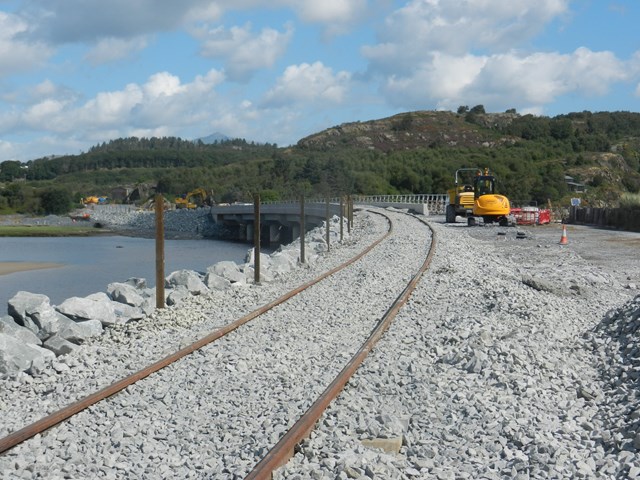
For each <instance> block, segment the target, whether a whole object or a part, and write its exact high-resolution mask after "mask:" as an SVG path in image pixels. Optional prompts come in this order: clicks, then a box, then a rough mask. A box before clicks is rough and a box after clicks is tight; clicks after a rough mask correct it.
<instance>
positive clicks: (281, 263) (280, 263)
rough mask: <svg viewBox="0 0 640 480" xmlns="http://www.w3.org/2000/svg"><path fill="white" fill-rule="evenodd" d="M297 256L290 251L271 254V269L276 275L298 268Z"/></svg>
mask: <svg viewBox="0 0 640 480" xmlns="http://www.w3.org/2000/svg"><path fill="white" fill-rule="evenodd" d="M297 258H298V257H297V256H296V257H292V256H291V254H290V253H289V252H277V253H274V254H273V255H271V266H270V268H269V271H270V272H271V273H272V274H275V275H284V274H286V273H289V272H290V271H291V270H293V269H294V268H296V264H297Z"/></svg>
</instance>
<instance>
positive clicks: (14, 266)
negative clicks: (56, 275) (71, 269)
mask: <svg viewBox="0 0 640 480" xmlns="http://www.w3.org/2000/svg"><path fill="white" fill-rule="evenodd" d="M57 267H62V264H61V263H53V262H0V275H8V274H9V273H16V272H24V271H26V270H41V269H43V268H57Z"/></svg>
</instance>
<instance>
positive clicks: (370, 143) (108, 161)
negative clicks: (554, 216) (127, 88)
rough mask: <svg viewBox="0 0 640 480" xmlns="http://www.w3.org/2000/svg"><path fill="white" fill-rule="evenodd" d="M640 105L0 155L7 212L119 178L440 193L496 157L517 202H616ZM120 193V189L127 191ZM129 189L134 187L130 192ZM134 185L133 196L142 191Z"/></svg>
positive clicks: (473, 114)
mask: <svg viewBox="0 0 640 480" xmlns="http://www.w3.org/2000/svg"><path fill="white" fill-rule="evenodd" d="M638 132H640V114H637V113H631V112H597V113H591V112H580V113H571V114H567V115H560V116H556V117H536V116H532V115H519V114H517V113H516V112H514V111H510V112H506V113H486V112H485V111H484V108H483V107H482V106H480V105H479V106H476V107H473V108H471V109H469V108H467V107H461V108H460V109H459V110H458V112H457V113H454V112H445V111H437V112H436V111H416V112H408V113H403V114H399V115H395V116H392V117H389V118H383V119H378V120H370V121H363V122H353V123H346V124H342V125H338V126H334V127H332V128H329V129H326V130H324V131H321V132H318V133H316V134H314V135H310V136H308V137H306V138H303V139H301V140H300V141H299V142H298V143H297V144H296V145H295V146H292V147H287V148H279V147H277V146H276V145H271V144H267V145H263V144H255V143H249V142H246V141H245V140H242V139H236V140H229V141H222V142H218V143H215V144H211V145H208V144H205V143H203V142H201V141H200V142H192V141H188V140H183V139H180V138H175V137H167V138H151V139H146V138H135V137H134V138H125V139H117V140H113V141H110V142H108V143H103V144H101V145H96V146H94V147H92V148H91V149H90V150H89V151H88V152H86V153H83V154H80V155H71V156H63V157H57V158H42V159H37V160H32V161H30V162H27V163H26V165H22V164H20V163H19V162H12V161H5V162H2V163H0V182H2V183H1V184H0V212H5V213H10V212H15V211H18V212H20V211H22V212H43V211H45V210H46V205H44V206H43V204H42V195H43V193H44V192H49V196H51V191H57V192H67V193H68V195H69V196H70V198H73V199H74V200H75V201H78V200H79V198H80V197H85V196H88V195H98V196H107V197H112V195H111V193H112V192H114V191H115V190H116V189H118V188H119V189H120V191H122V190H126V191H133V190H134V189H135V187H144V188H138V191H139V192H145V193H144V194H143V195H142V196H143V197H144V195H149V193H150V192H153V189H154V188H156V187H158V188H159V190H161V191H162V192H164V193H165V194H167V196H168V197H169V198H172V197H174V196H177V195H180V194H184V193H186V192H189V191H191V190H194V189H195V188H203V189H205V190H206V191H208V192H212V194H213V199H214V200H215V201H216V202H233V201H248V200H250V198H251V195H252V193H253V192H257V191H260V192H262V195H263V198H266V199H273V200H277V199H284V198H291V197H293V196H294V195H296V194H298V193H301V192H305V193H307V194H308V195H325V194H330V195H337V194H345V193H361V194H396V193H444V192H445V191H446V189H447V188H449V187H450V185H451V183H452V178H453V173H454V172H455V170H456V169H457V168H462V167H481V168H484V167H488V168H490V169H491V170H492V171H494V173H495V174H496V176H497V178H498V180H499V188H500V190H501V192H502V193H504V194H506V195H507V196H508V197H509V198H510V199H511V200H512V202H513V203H516V204H521V205H525V204H529V203H530V202H537V203H539V204H544V203H546V202H547V201H552V202H554V203H556V204H558V203H559V204H567V205H568V202H569V199H570V198H571V197H572V196H576V195H577V194H576V193H575V192H572V191H571V185H570V184H568V183H567V177H571V181H572V185H575V184H584V186H585V187H586V192H585V193H582V194H580V196H581V197H582V198H583V201H584V202H585V203H587V204H589V205H593V206H616V205H617V204H618V202H619V200H620V198H621V196H622V195H623V194H626V195H627V196H626V198H628V194H638V192H639V191H640V137H638ZM123 198H124V197H123ZM131 198H132V197H129V199H130V200H131ZM144 200H145V198H140V195H138V197H137V200H136V201H140V202H142V201H144Z"/></svg>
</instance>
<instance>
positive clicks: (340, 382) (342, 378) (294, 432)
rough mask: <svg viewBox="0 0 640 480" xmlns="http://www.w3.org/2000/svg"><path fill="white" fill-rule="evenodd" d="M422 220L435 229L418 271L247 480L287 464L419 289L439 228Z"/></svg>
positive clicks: (261, 478)
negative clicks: (315, 398) (340, 368)
mask: <svg viewBox="0 0 640 480" xmlns="http://www.w3.org/2000/svg"><path fill="white" fill-rule="evenodd" d="M414 218H416V219H417V220H419V221H421V222H422V223H424V224H425V225H427V227H429V229H430V230H431V245H430V247H429V252H428V254H427V257H426V259H425V261H424V263H423V264H422V266H421V267H420V269H419V270H418V272H417V273H416V274H415V275H414V276H413V278H412V279H411V280H410V281H409V283H408V284H407V286H406V287H405V289H404V290H403V291H402V293H400V295H399V296H398V297H397V298H396V300H395V301H394V302H393V304H392V305H391V307H389V309H388V310H387V311H386V313H385V314H384V315H383V316H382V318H381V319H380V320H379V322H378V323H377V325H376V326H375V328H374V329H373V331H372V332H371V334H370V336H369V338H368V339H367V340H366V342H365V343H364V344H363V345H362V347H361V348H360V350H358V352H356V354H355V355H354V356H353V357H351V359H350V360H349V362H348V363H347V365H346V366H345V367H344V368H343V369H342V371H341V372H340V373H339V374H338V376H337V377H336V378H335V379H334V380H333V382H331V383H330V384H329V386H328V387H327V388H326V389H325V391H324V392H323V393H322V394H321V395H320V397H318V399H317V400H316V401H315V402H314V403H313V405H311V407H309V409H308V410H307V411H306V412H305V413H304V414H303V415H302V416H301V417H300V418H299V419H298V421H297V422H296V423H295V424H294V425H293V426H292V427H291V428H290V429H289V430H288V431H287V433H285V434H284V436H283V437H282V438H281V439H280V441H279V442H278V443H276V445H275V446H274V447H273V448H272V449H271V450H270V451H269V452H268V453H267V455H265V456H264V457H263V458H262V460H261V461H260V462H258V463H257V464H256V465H255V467H254V468H253V470H252V471H251V472H250V473H249V475H247V476H246V477H245V480H267V479H270V478H272V474H273V471H274V470H276V469H277V468H278V467H280V466H282V465H284V464H285V463H286V462H288V461H289V459H290V458H291V457H292V456H293V454H294V449H295V447H296V445H298V443H300V442H301V441H302V440H303V439H304V438H306V437H307V436H308V435H309V434H310V433H311V431H312V430H313V428H314V426H315V424H316V422H318V420H320V417H321V416H322V414H323V413H324V411H325V410H326V409H327V407H328V406H329V404H330V403H331V402H332V401H333V400H334V399H335V398H336V397H337V396H338V395H339V394H340V392H341V391H342V389H343V388H344V386H345V385H346V384H347V382H348V381H349V379H350V378H351V377H352V376H353V374H354V373H355V372H356V370H357V369H358V367H359V366H360V365H361V364H362V362H363V361H364V359H365V358H366V357H367V355H368V354H369V352H370V351H371V350H372V349H373V347H374V346H375V344H376V343H377V342H378V340H380V338H381V337H382V335H383V334H384V332H385V331H386V330H387V328H389V325H391V322H392V321H393V319H394V318H395V317H396V315H397V313H398V311H399V310H400V309H401V308H402V307H403V306H404V305H405V304H406V303H407V300H408V299H409V297H410V296H411V294H412V293H413V291H414V290H415V288H416V286H417V285H418V282H419V281H420V278H421V277H422V275H423V273H424V272H425V271H426V270H427V269H428V268H429V265H430V264H431V260H432V258H433V255H434V254H435V245H436V232H435V230H434V229H433V227H432V226H431V225H429V223H427V222H426V221H424V220H422V219H420V218H417V217H414Z"/></svg>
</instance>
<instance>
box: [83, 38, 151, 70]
mask: <svg viewBox="0 0 640 480" xmlns="http://www.w3.org/2000/svg"><path fill="white" fill-rule="evenodd" d="M148 43H149V39H148V37H147V36H141V37H134V38H130V39H125V38H114V37H108V38H104V39H102V40H99V41H98V43H97V44H96V46H94V47H93V48H92V49H91V50H90V51H89V52H88V53H87V54H86V55H85V59H86V60H88V61H89V62H90V63H91V64H93V65H100V64H103V63H108V62H113V61H116V60H121V59H123V58H126V57H128V56H129V55H131V54H132V53H135V52H139V51H141V50H144V49H145V48H146V47H147V45H148Z"/></svg>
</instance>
